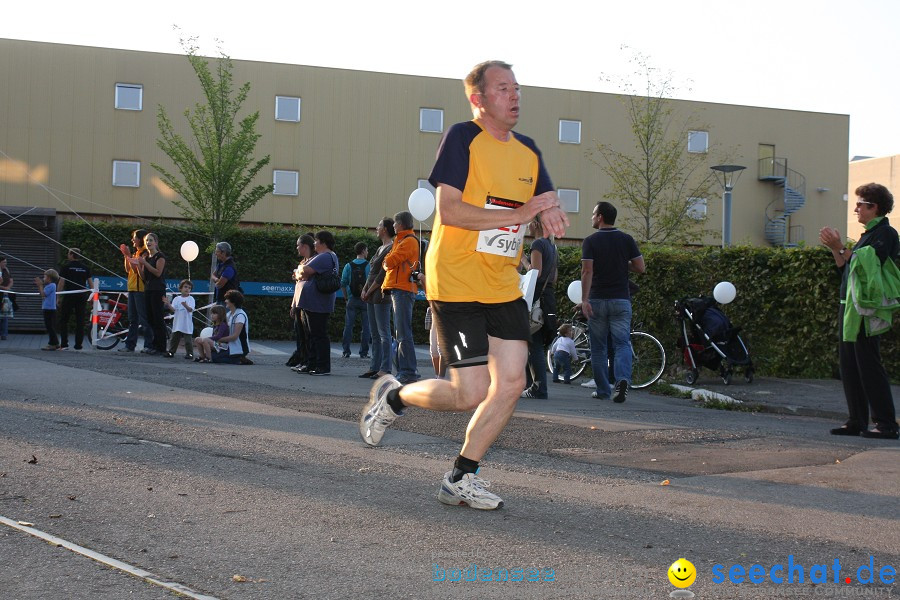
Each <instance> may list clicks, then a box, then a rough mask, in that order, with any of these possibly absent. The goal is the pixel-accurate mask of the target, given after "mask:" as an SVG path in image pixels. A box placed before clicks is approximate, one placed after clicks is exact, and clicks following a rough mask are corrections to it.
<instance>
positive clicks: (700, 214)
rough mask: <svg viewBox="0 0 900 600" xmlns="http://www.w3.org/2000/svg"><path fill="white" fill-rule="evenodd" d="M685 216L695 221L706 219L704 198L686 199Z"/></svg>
mask: <svg viewBox="0 0 900 600" xmlns="http://www.w3.org/2000/svg"><path fill="white" fill-rule="evenodd" d="M686 212H687V216H688V217H690V218H691V219H695V220H697V221H702V220H703V219H705V218H706V198H688V207H687V211H686Z"/></svg>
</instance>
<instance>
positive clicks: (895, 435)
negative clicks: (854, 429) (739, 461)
mask: <svg viewBox="0 0 900 600" xmlns="http://www.w3.org/2000/svg"><path fill="white" fill-rule="evenodd" d="M832 433H833V432H832ZM860 435H861V436H863V437H864V438H874V439H878V440H896V439H900V431H898V430H897V429H882V428H881V427H880V426H879V425H876V426H875V427H874V428H872V429H869V430H868V431H861V432H860Z"/></svg>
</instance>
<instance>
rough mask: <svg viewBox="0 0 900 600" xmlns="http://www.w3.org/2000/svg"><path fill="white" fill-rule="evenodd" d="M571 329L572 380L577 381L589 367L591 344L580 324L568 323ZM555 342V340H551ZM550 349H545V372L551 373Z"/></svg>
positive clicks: (551, 358) (551, 345) (585, 330)
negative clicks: (572, 344)
mask: <svg viewBox="0 0 900 600" xmlns="http://www.w3.org/2000/svg"><path fill="white" fill-rule="evenodd" d="M570 325H572V328H573V332H572V335H573V337H572V341H574V342H575V351H576V353H575V356H573V357H572V379H577V378H578V377H580V376H581V374H582V373H584V370H585V369H587V368H588V367H589V366H590V365H591V342H590V340H589V339H588V334H587V328H586V327H584V326H583V325H582V324H580V323H577V322H576V323H570ZM553 341H554V342H555V341H556V338H554V340H553ZM552 347H553V344H552V343H551V344H550V347H549V348H547V371H549V372H551V373H552V372H553V355H552V354H551V353H550V348H552Z"/></svg>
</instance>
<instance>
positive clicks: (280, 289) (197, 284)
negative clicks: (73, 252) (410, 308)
mask: <svg viewBox="0 0 900 600" xmlns="http://www.w3.org/2000/svg"><path fill="white" fill-rule="evenodd" d="M98 279H99V280H100V291H101V292H122V293H125V292H127V291H128V281H127V280H126V279H125V278H124V277H98ZM180 282H181V280H180V279H166V291H167V292H171V293H173V294H177V293H178V284H179V283H180ZM191 283H193V284H194V293H195V294H196V293H200V292H208V291H209V280H208V279H192V280H191ZM241 289H243V290H244V295H245V296H276V297H282V298H291V297H293V295H294V284H293V282H288V283H276V282H260V281H242V282H241ZM337 297H338V298H343V294H342V293H341V291H340V290H338V292H337ZM416 300H425V294H424V292H422V291H419V293H418V294H416Z"/></svg>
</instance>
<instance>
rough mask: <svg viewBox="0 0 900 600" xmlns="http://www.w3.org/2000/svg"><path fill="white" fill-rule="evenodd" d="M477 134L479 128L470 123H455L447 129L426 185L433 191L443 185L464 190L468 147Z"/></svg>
mask: <svg viewBox="0 0 900 600" xmlns="http://www.w3.org/2000/svg"><path fill="white" fill-rule="evenodd" d="M479 133H481V128H480V127H478V125H476V124H475V123H473V122H472V121H467V122H465V123H457V124H456V125H454V126H453V127H451V128H450V129H448V130H447V133H445V134H444V138H443V139H442V140H441V145H440V146H439V147H438V152H437V160H436V161H435V163H434V168H433V169H431V175H430V176H429V177H428V183H430V184H431V185H433V186H434V187H435V189H437V187H438V185H440V184H442V183H444V184H447V185H451V186H453V187H455V188H456V189H458V190H460V191H462V190H464V189H465V188H466V180H467V179H468V178H469V146H470V145H471V144H472V140H474V139H475V137H476V136H477V135H478V134H479Z"/></svg>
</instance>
